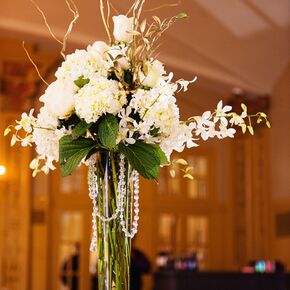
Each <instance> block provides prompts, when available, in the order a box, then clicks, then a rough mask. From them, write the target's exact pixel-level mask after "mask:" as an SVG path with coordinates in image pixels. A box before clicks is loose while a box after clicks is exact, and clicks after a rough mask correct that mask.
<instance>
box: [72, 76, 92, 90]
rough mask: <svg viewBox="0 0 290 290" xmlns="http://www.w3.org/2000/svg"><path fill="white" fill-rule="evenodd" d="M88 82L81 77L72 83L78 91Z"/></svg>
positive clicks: (88, 80)
mask: <svg viewBox="0 0 290 290" xmlns="http://www.w3.org/2000/svg"><path fill="white" fill-rule="evenodd" d="M89 82H90V79H84V77H83V76H80V77H79V78H78V79H77V80H75V81H74V83H75V85H77V86H78V87H79V88H80V89H81V88H82V87H84V86H85V85H86V84H88V83H89Z"/></svg>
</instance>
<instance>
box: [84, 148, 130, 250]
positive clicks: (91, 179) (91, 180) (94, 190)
mask: <svg viewBox="0 0 290 290" xmlns="http://www.w3.org/2000/svg"><path fill="white" fill-rule="evenodd" d="M119 166H120V172H119V182H118V199H117V208H116V210H115V212H114V213H113V214H112V216H111V217H105V216H103V215H101V214H100V213H99V211H98V206H97V198H98V183H97V181H98V180H97V175H96V156H94V155H93V156H92V157H91V158H90V160H89V172H88V187H89V196H90V198H91V200H92V203H93V212H92V229H93V233H92V241H91V246H90V250H91V251H95V250H96V248H97V217H98V218H99V219H101V220H102V221H103V222H110V221H112V220H114V219H116V218H117V217H118V215H119V213H121V211H122V209H123V202H124V194H125V191H124V189H123V187H124V186H125V157H124V155H122V154H121V156H120V163H119Z"/></svg>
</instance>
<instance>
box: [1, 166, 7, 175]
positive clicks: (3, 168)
mask: <svg viewBox="0 0 290 290" xmlns="http://www.w3.org/2000/svg"><path fill="white" fill-rule="evenodd" d="M5 173H6V167H5V166H4V165H0V175H5Z"/></svg>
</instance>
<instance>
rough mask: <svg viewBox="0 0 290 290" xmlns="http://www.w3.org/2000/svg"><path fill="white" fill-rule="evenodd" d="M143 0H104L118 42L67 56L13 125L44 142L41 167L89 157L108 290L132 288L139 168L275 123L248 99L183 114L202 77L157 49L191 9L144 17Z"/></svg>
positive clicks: (97, 244)
mask: <svg viewBox="0 0 290 290" xmlns="http://www.w3.org/2000/svg"><path fill="white" fill-rule="evenodd" d="M144 2H145V1H143V0H135V2H134V3H133V6H132V7H131V9H130V11H129V12H128V14H127V16H125V15H118V16H113V17H112V21H111V18H110V17H109V10H108V11H107V13H108V15H107V16H106V15H105V12H104V7H103V3H102V1H101V15H102V19H103V21H104V24H105V29H106V31H107V33H108V36H109V43H108V44H107V43H105V42H102V41H96V42H95V43H93V44H92V45H89V46H88V47H87V48H86V49H81V50H76V51H75V52H74V53H72V54H69V55H66V56H65V59H64V61H63V62H62V64H61V66H60V67H59V68H58V69H57V71H56V73H55V76H56V80H55V81H54V82H52V83H51V84H50V85H48V87H47V89H46V91H45V93H44V94H43V95H42V96H41V97H40V98H39V100H40V102H42V103H43V106H42V107H41V108H40V111H39V113H38V114H37V116H36V117H35V116H34V110H33V109H32V110H31V111H30V112H29V114H26V113H23V114H22V116H21V120H20V121H16V123H17V124H16V125H15V126H9V127H8V128H7V129H6V131H5V133H4V134H5V135H8V134H9V133H12V139H11V145H14V144H15V143H16V142H21V145H23V146H31V145H34V146H35V150H36V153H37V156H36V158H34V159H33V160H32V162H31V164H30V167H31V169H32V170H33V176H35V175H36V174H37V173H38V172H40V171H43V172H44V173H46V174H47V173H48V172H49V170H54V169H55V166H56V163H58V164H59V166H60V169H61V172H62V175H63V176H67V175H70V174H71V173H72V172H73V170H74V169H75V168H76V167H77V166H79V165H80V164H85V165H87V166H88V188H89V197H90V198H91V200H92V204H93V214H92V228H93V232H92V242H91V251H97V252H98V283H99V288H98V289H99V290H111V289H116V290H121V289H122V290H128V289H129V288H130V285H129V281H130V279H129V278H130V253H131V239H132V238H133V237H134V235H135V234H136V233H137V227H138V219H139V215H138V214H139V175H141V176H142V177H144V178H147V179H154V180H156V179H157V177H158V171H159V168H160V167H161V166H167V165H170V163H171V161H170V156H171V153H172V152H173V151H178V152H181V151H183V149H184V148H186V147H187V148H191V147H195V146H198V144H197V142H198V140H199V139H200V138H201V139H203V140H207V139H209V138H213V137H217V138H220V139H222V138H225V137H231V138H232V137H234V134H235V133H236V129H235V127H237V128H241V130H242V131H243V133H245V132H246V131H247V130H248V131H249V132H250V133H251V134H253V126H252V122H253V119H254V118H256V119H255V121H257V122H258V123H260V122H262V121H265V122H266V124H267V125H268V126H269V122H268V120H267V116H266V115H265V114H264V113H261V112H260V113H257V114H255V115H248V114H247V107H246V106H245V105H244V104H242V114H240V115H239V114H236V113H234V112H232V111H231V109H232V108H231V107H230V106H227V105H226V106H223V103H222V101H220V102H219V103H218V105H217V109H216V110H214V111H213V112H211V111H206V112H204V113H203V114H202V115H201V116H196V117H191V118H189V119H188V120H184V121H181V120H180V116H179V108H178V105H177V104H176V97H175V95H176V93H179V92H181V91H187V89H188V85H189V84H190V83H193V82H194V81H195V78H194V79H193V80H191V81H187V80H184V79H179V80H174V76H173V73H172V72H170V73H166V71H165V68H164V65H163V64H162V63H161V62H160V61H159V60H158V59H156V58H155V53H156V45H157V41H158V39H159V37H160V36H161V35H162V34H163V32H165V31H166V30H167V29H168V28H169V27H170V26H171V25H172V24H173V23H174V22H176V21H177V20H179V19H185V18H187V15H186V14H185V13H180V14H178V15H176V16H174V17H171V18H167V19H165V20H160V19H159V18H158V17H157V16H153V18H152V20H151V22H150V23H149V21H146V19H141V11H142V7H143V4H144ZM107 3H109V1H107ZM108 7H110V5H108ZM112 22H113V25H114V26H113V31H111V29H110V27H112ZM186 176H187V177H191V176H190V174H189V173H187V174H186ZM133 290H134V289H133Z"/></svg>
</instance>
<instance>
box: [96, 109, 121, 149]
mask: <svg viewBox="0 0 290 290" xmlns="http://www.w3.org/2000/svg"><path fill="white" fill-rule="evenodd" d="M118 130H119V124H118V120H117V117H115V116H114V115H112V114H107V115H105V116H104V117H103V118H102V119H101V121H100V124H99V126H98V137H99V139H100V141H101V143H102V144H103V145H104V146H105V147H107V148H109V149H111V148H114V147H115V146H116V140H117V136H118Z"/></svg>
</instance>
